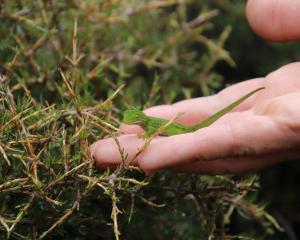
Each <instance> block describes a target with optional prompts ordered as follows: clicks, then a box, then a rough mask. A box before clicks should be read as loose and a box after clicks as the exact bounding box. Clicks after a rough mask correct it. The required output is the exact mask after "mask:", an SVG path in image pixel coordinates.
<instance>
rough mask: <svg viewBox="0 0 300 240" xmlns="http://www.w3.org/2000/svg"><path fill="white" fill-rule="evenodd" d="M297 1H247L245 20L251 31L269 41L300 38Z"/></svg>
mask: <svg viewBox="0 0 300 240" xmlns="http://www.w3.org/2000/svg"><path fill="white" fill-rule="evenodd" d="M299 11H300V1H299V0H276V1H274V0H249V1H248V4H247V8H246V14H247V19H248V22H249V24H250V26H251V27H252V29H253V30H254V31H255V32H256V33H257V34H258V35H259V36H261V37H263V38H265V39H267V40H271V41H290V40H296V39H299V38H300V28H299V24H300V15H299Z"/></svg>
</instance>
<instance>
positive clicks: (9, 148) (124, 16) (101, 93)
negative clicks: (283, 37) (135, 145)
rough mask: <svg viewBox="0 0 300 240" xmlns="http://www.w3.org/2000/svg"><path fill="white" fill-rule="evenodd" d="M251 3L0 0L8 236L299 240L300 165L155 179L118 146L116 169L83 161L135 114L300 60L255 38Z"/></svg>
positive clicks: (1, 161)
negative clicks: (248, 14)
mask: <svg viewBox="0 0 300 240" xmlns="http://www.w3.org/2000/svg"><path fill="white" fill-rule="evenodd" d="M245 3H246V1H241V0H231V1H229V0H211V1H208V0H207V1H205V0H164V1H155V0H128V1H122V0H106V1H105V0H89V1H88V0H86V1H80V0H70V1H62V0H58V1H53V0H34V1H33V0H11V1H0V20H1V24H0V73H1V77H0V153H1V154H0V239H210V240H212V239H297V235H299V236H300V232H299V230H297V229H299V224H300V214H299V210H300V209H299V204H298V203H299V200H300V199H299V194H297V190H298V189H297V188H298V186H297V180H299V179H298V178H299V177H297V176H299V174H298V172H299V171H300V170H299V166H298V165H299V164H298V163H297V162H288V163H283V164H280V165H279V166H275V167H272V168H270V169H268V170H265V171H264V172H262V173H260V174H259V176H257V175H247V176H200V175H197V174H188V175H184V174H170V173H167V172H163V173H159V174H157V175H155V176H154V177H152V178H147V177H145V176H144V175H143V173H141V172H140V171H139V170H138V169H136V168H134V167H130V166H128V164H127V163H128V162H130V161H132V160H133V159H127V158H126V153H124V152H123V150H122V146H120V154H121V155H122V156H123V159H124V162H123V164H122V165H121V166H120V167H119V168H118V169H116V170H113V171H112V170H111V171H109V170H106V171H102V170H99V169H97V168H96V167H95V166H94V162H93V159H92V157H91V156H90V153H89V146H90V144H91V143H92V142H94V141H95V140H96V139H100V138H103V137H105V136H115V134H116V130H117V127H118V125H119V124H120V119H121V117H122V111H123V110H124V109H126V108H127V107H129V106H131V105H134V106H138V107H140V108H146V107H149V106H152V105H155V104H161V103H171V102H174V101H177V100H181V99H186V98H191V97H196V96H202V95H209V94H213V93H215V92H217V91H219V90H220V89H222V88H224V87H226V86H227V85H229V84H234V83H236V82H239V81H242V80H245V79H248V78H254V77H257V76H264V75H266V74H268V73H269V72H271V71H272V70H275V69H276V68H278V67H280V66H282V65H284V64H287V63H289V62H292V61H296V60H298V59H299V53H298V52H297V47H298V43H288V44H274V43H267V42H265V41H263V40H261V39H259V38H258V37H257V36H255V34H254V33H253V32H252V31H251V30H250V28H249V26H248V25H247V23H246V19H245V16H244V9H245ZM124 84H125V85H124ZM116 144H118V143H117V142H116ZM146 147H147V145H145V148H146ZM143 150H144V148H143V149H141V151H140V153H142V151H143ZM260 185H261V187H260ZM266 205H267V208H266V209H267V211H265V206H266ZM277 222H278V223H279V224H280V225H281V227H280V226H279V225H278V223H277ZM282 230H284V231H282ZM297 231H298V232H297Z"/></svg>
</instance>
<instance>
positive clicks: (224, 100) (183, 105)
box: [120, 78, 264, 134]
mask: <svg viewBox="0 0 300 240" xmlns="http://www.w3.org/2000/svg"><path fill="white" fill-rule="evenodd" d="M263 79H264V78H257V79H252V80H248V81H245V82H242V83H239V84H235V85H233V86H231V87H228V88H226V89H225V90H223V91H221V92H220V93H218V94H216V95H213V96H209V97H200V98H194V99H189V100H184V101H180V102H177V103H175V104H172V105H161V106H156V107H152V108H149V109H147V110H145V113H146V114H147V115H149V116H154V117H160V118H165V119H172V118H174V117H176V115H178V114H180V113H184V114H183V115H182V116H181V117H180V118H178V119H177V120H176V121H177V122H180V123H183V124H186V125H192V124H195V123H197V122H199V121H201V120H202V119H204V118H207V117H209V116H210V115H212V114H214V113H215V112H217V111H219V110H220V109H222V108H223V107H225V106H226V105H228V104H230V103H232V102H233V101H235V100H236V99H238V98H240V97H241V96H243V95H245V94H246V93H248V92H249V91H251V90H253V89H255V88H258V87H261V86H262V85H263ZM257 94H259V93H257ZM257 94H256V95H257ZM255 98H256V97H255V96H252V97H251V98H249V99H247V100H246V101H245V102H244V103H242V104H241V105H240V106H238V107H237V108H235V109H234V110H233V111H241V110H246V109H248V108H249V107H251V106H252V104H253V102H254V100H255ZM120 130H121V132H123V133H128V134H130V133H137V132H140V131H141V128H138V127H137V126H129V125H121V127H120Z"/></svg>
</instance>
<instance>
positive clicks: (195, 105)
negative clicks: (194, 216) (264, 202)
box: [92, 63, 300, 174]
mask: <svg viewBox="0 0 300 240" xmlns="http://www.w3.org/2000/svg"><path fill="white" fill-rule="evenodd" d="M299 76H300V63H293V64H290V65H287V66H285V67H283V68H281V69H279V70H277V71H276V72H274V73H272V74H270V75H268V76H267V77H266V78H259V79H252V80H249V81H245V82H242V83H240V84H237V85H234V86H231V87H229V88H227V89H225V90H223V91H221V92H220V93H218V94H217V95H214V96H210V97H202V98H196V99H191V100H185V101H181V102H178V103H176V104H173V105H163V106H156V107H153V108H151V109H148V110H146V113H147V114H148V115H152V116H157V117H162V118H167V119H170V118H173V117H174V116H176V115H177V114H178V113H183V112H184V115H183V116H182V117H181V118H180V119H178V121H179V122H181V123H183V124H194V123H196V122H198V121H200V120H201V119H203V118H206V117H208V116H209V115H211V114H213V113H214V112H216V111H218V110H219V109H221V108H222V107H224V106H226V105H227V104H229V103H230V102H232V101H234V100H235V99H237V98H238V97H240V96H242V95H244V94H245V93H247V92H249V91H251V90H253V89H255V88H257V87H261V86H264V87H265V88H266V89H265V90H263V91H261V92H259V93H257V94H256V95H255V96H252V97H251V98H250V99H249V100H247V101H246V102H244V103H243V104H241V105H240V106H239V107H237V108H236V109H235V110H234V111H233V112H231V113H228V114H227V115H225V116H224V117H222V118H221V119H219V120H218V121H217V122H215V123H214V124H213V125H211V126H209V127H207V128H203V129H200V130H198V131H196V132H194V133H189V134H181V135H175V136H171V137H158V138H156V139H154V140H153V141H152V143H151V145H150V146H149V147H148V148H147V150H146V151H145V152H144V153H143V154H142V155H141V156H140V157H139V158H138V159H137V162H136V164H138V165H139V166H140V167H141V168H142V169H143V170H144V171H145V172H154V171H157V170H160V169H171V170H175V171H182V172H184V171H192V172H202V173H211V174H216V173H218V174H221V173H238V172H244V171H252V170H257V169H260V168H263V167H265V166H267V165H269V164H272V163H275V162H278V161H282V160H287V159H291V158H296V157H299V156H300V148H299V147H300V111H299V109H300V107H299V106H300V105H299V102H300V79H299ZM121 130H122V132H123V133H124V135H122V136H120V137H119V141H120V143H121V145H122V146H123V147H124V148H125V151H126V152H127V153H128V154H129V158H130V157H132V156H134V155H135V154H136V152H137V151H138V149H139V148H140V147H141V146H142V145H143V140H141V139H139V138H138V137H137V136H136V134H135V133H139V132H140V131H141V130H140V129H139V127H135V126H122V127H121ZM92 151H93V154H94V156H95V158H96V160H97V161H98V163H99V164H100V165H102V166H107V165H109V166H111V165H114V164H118V163H120V161H121V156H120V154H119V151H118V147H117V145H116V143H115V142H114V140H113V139H104V140H101V141H98V142H97V143H95V144H94V145H93V147H92Z"/></svg>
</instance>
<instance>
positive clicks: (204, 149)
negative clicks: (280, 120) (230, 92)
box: [138, 112, 299, 172]
mask: <svg viewBox="0 0 300 240" xmlns="http://www.w3.org/2000/svg"><path fill="white" fill-rule="evenodd" d="M297 144H298V145H299V136H296V135H295V134H294V133H292V132H289V131H282V128H281V127H280V126H277V125H276V123H275V122H274V121H273V120H272V119H271V118H269V117H266V116H255V115H254V114H252V113H251V112H243V113H231V114H228V115H227V116H225V117H224V120H223V121H220V122H219V123H216V124H214V125H212V126H210V127H207V128H203V129H200V130H198V131H196V132H194V133H190V134H182V135H176V136H172V137H168V138H161V139H159V140H157V141H155V142H152V144H151V145H150V147H149V148H148V149H147V150H146V151H145V153H144V154H143V156H142V157H141V158H140V159H138V162H139V163H138V164H139V166H140V167H141V168H142V169H143V170H144V171H145V172H153V171H157V170H160V169H166V168H171V167H173V166H175V165H179V164H190V163H193V162H196V161H200V160H201V161H202V160H215V159H221V158H230V157H241V156H245V155H260V154H268V153H272V152H278V151H282V150H287V149H291V148H295V147H297V146H296V145H297ZM298 147H299V146H298Z"/></svg>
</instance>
